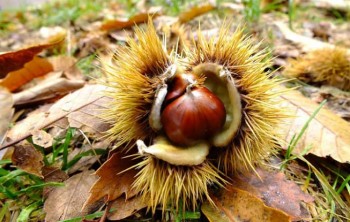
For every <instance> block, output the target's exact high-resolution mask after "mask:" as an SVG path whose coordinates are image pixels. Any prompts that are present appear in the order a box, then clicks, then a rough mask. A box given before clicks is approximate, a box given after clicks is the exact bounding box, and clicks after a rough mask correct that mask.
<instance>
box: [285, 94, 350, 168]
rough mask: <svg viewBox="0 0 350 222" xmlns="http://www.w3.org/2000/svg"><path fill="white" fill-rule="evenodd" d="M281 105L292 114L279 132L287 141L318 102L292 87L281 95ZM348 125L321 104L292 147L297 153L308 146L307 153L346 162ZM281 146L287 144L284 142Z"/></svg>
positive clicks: (349, 145) (349, 143)
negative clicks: (309, 147)
mask: <svg viewBox="0 0 350 222" xmlns="http://www.w3.org/2000/svg"><path fill="white" fill-rule="evenodd" d="M281 99H282V103H281V106H282V107H281V108H282V109H286V110H289V111H290V114H291V115H293V116H295V118H293V119H291V120H290V121H289V122H284V123H283V127H280V129H282V132H281V135H282V136H283V138H284V139H285V141H287V142H289V141H290V140H291V139H292V137H293V136H294V135H298V134H299V133H300V132H301V130H302V128H303V126H304V125H305V123H306V122H307V121H308V119H309V118H310V116H311V114H312V113H313V112H314V111H315V110H316V109H317V108H318V106H319V105H318V104H316V103H315V102H313V101H311V100H310V99H308V98H306V97H304V96H303V95H302V94H301V93H300V92H298V91H296V90H292V91H289V92H286V93H285V94H283V95H281ZM349 132H350V125H349V123H348V122H346V121H345V120H343V119H342V118H340V117H338V116H337V115H336V114H334V113H333V112H331V111H329V110H328V109H326V108H322V109H321V110H320V111H319V112H318V114H317V115H316V117H315V118H314V119H313V120H312V121H311V122H310V124H309V126H308V128H307V130H306V131H305V133H304V135H303V136H302V138H301V139H300V140H299V142H298V143H297V144H296V147H295V148H294V150H293V153H294V154H300V153H302V152H303V150H304V149H305V148H307V147H308V146H311V149H310V150H309V151H308V153H312V154H314V155H316V156H319V157H326V156H331V157H332V158H333V159H335V160H337V161H339V162H341V163H345V162H350V134H349ZM283 148H285V149H286V148H287V145H284V146H283Z"/></svg>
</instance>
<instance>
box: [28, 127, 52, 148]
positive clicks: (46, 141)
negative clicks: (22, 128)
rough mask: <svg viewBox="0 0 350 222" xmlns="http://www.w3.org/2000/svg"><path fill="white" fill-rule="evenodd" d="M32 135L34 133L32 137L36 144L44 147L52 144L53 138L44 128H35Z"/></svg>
mask: <svg viewBox="0 0 350 222" xmlns="http://www.w3.org/2000/svg"><path fill="white" fill-rule="evenodd" d="M32 135H33V137H32V139H33V143H34V144H36V145H38V146H41V147H44V148H47V147H50V146H52V142H53V138H52V136H51V135H50V134H48V133H47V132H45V131H44V130H35V131H34V132H33V133H32Z"/></svg>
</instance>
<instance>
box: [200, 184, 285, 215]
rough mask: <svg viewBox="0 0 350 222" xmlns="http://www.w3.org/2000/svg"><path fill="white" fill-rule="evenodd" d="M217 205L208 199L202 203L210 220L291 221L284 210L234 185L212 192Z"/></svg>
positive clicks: (204, 211)
mask: <svg viewBox="0 0 350 222" xmlns="http://www.w3.org/2000/svg"><path fill="white" fill-rule="evenodd" d="M211 198H212V200H213V201H214V204H215V205H216V208H215V207H213V206H212V205H211V204H210V203H209V202H208V201H205V202H204V203H203V205H202V212H203V213H204V215H205V216H206V217H207V218H208V220H209V221H210V222H216V221H220V222H231V221H237V222H244V221H250V222H261V221H264V222H289V221H291V219H290V217H289V216H288V215H287V214H285V213H284V212H282V211H279V210H277V209H274V208H271V207H268V206H266V205H265V204H264V202H263V201H262V200H260V199H259V198H257V197H255V196H254V195H252V194H250V193H249V192H247V191H244V190H240V189H238V188H235V187H233V186H228V187H227V188H226V189H221V191H219V192H218V193H215V194H211Z"/></svg>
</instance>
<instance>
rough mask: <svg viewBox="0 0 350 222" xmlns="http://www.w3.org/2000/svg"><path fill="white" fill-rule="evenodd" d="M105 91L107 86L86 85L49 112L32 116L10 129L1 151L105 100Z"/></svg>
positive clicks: (52, 107) (64, 98)
mask: <svg viewBox="0 0 350 222" xmlns="http://www.w3.org/2000/svg"><path fill="white" fill-rule="evenodd" d="M104 90H106V86H102V85H86V86H85V87H83V88H82V89H80V90H77V91H75V92H74V93H72V94H69V95H67V96H65V97H63V98H62V99H60V100H59V101H58V102H56V103H55V104H54V105H53V106H51V107H50V109H49V111H47V112H39V113H36V114H33V115H30V116H29V117H28V118H26V119H24V120H22V121H20V122H18V123H17V124H16V125H15V126H14V127H12V128H11V129H10V131H9V132H8V134H7V137H6V139H5V142H4V144H3V145H2V146H1V147H0V149H3V148H5V147H8V146H11V145H13V144H15V143H17V142H19V141H21V140H23V139H25V138H27V137H29V136H31V135H32V132H34V130H40V129H43V128H45V127H47V126H49V125H51V124H53V123H54V122H56V121H58V120H60V119H62V118H64V117H66V116H67V115H69V114H70V113H73V112H75V111H78V110H79V109H82V108H83V107H86V106H88V105H90V104H92V103H94V102H96V101H97V100H99V99H103V98H104V95H103V94H102V92H103V91H104ZM95 111H96V110H95ZM101 122H102V121H101Z"/></svg>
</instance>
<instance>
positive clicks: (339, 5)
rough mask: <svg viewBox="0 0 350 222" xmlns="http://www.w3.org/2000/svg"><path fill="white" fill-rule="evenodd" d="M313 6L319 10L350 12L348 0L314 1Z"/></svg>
mask: <svg viewBox="0 0 350 222" xmlns="http://www.w3.org/2000/svg"><path fill="white" fill-rule="evenodd" d="M311 2H312V4H313V5H315V6H316V7H317V8H322V9H328V10H334V9H335V10H339V11H344V12H347V11H349V10H350V2H349V1H347V0H338V1H334V0H312V1H311Z"/></svg>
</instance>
